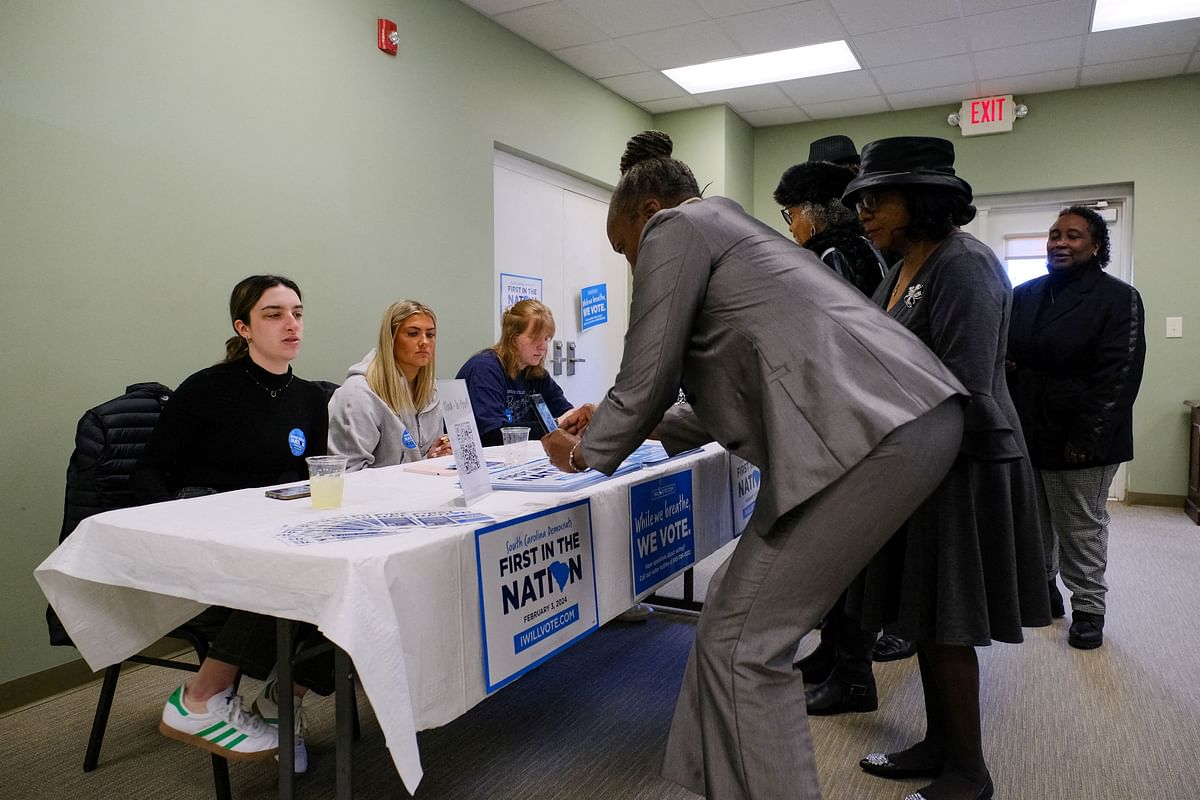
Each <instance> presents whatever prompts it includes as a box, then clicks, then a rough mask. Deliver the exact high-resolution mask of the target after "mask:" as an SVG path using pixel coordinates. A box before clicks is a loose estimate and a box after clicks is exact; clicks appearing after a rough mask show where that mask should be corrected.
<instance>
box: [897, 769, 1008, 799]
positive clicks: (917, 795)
mask: <svg viewBox="0 0 1200 800" xmlns="http://www.w3.org/2000/svg"><path fill="white" fill-rule="evenodd" d="M926 788H928V787H926ZM924 792H925V790H924V789H922V790H921V791H919V792H913V793H912V794H906V795H905V796H904V800H926V798H925V794H924ZM995 794H996V789H995V787H994V786H993V785H992V776H991V775H989V776H988V779H987V782H986V783H985V784H983V786H980V787H979V792H978V793H977V794H976V795H975V800H992V798H993V797H994V796H995Z"/></svg>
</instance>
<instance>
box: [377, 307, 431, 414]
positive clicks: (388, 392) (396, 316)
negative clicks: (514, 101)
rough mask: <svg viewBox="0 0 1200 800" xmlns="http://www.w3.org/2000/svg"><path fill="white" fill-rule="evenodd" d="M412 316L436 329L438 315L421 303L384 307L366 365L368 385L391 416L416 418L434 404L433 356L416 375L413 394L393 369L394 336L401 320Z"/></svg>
mask: <svg viewBox="0 0 1200 800" xmlns="http://www.w3.org/2000/svg"><path fill="white" fill-rule="evenodd" d="M413 314H424V315H425V316H427V317H429V318H430V319H431V320H433V326H434V327H435V328H436V327H437V314H434V313H433V309H432V308H430V307H429V306H427V305H425V304H424V303H419V302H417V301H416V300H399V301H397V302H395V303H392V304H391V305H390V306H388V307H387V311H384V312H383V322H382V323H380V325H379V342H378V344H377V345H376V346H375V357H374V358H372V359H371V363H370V364H368V365H367V376H366V377H367V385H368V386H370V387H371V391H373V392H374V393H375V394H377V395H379V399H380V400H382V401H383V402H384V403H386V404H387V407H388V408H390V409H391V410H392V413H393V414H404V413H408V414H416V413H418V412H420V411H421V409H423V408H425V406H427V405H429V404H430V403H431V402H433V398H434V394H435V384H434V376H435V373H436V368H435V366H434V362H435V360H436V355H435V357H434V358H431V359H429V363H428V364H426V365H425V366H423V367H421V369H420V370H418V371H417V380H416V384H417V386H416V391H415V392H414V391H413V389H412V387H411V386H409V384H408V380H407V379H405V377H404V373H403V372H401V371H400V368H399V367H397V366H396V356H395V352H396V335H397V333H398V332H399V331H400V326H401V325H403V324H404V320H406V319H408V318H409V317H411V316H412V315H413Z"/></svg>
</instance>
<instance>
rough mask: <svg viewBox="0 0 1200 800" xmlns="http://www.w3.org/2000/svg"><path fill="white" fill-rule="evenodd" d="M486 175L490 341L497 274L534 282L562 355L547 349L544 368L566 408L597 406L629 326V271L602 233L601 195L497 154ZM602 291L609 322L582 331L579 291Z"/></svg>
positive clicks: (498, 300) (499, 302)
mask: <svg viewBox="0 0 1200 800" xmlns="http://www.w3.org/2000/svg"><path fill="white" fill-rule="evenodd" d="M493 172H494V176H495V198H494V200H495V211H494V215H493V216H494V221H495V233H494V242H495V253H494V256H495V264H494V272H493V281H494V283H493V286H494V287H495V288H494V292H495V294H494V297H495V302H494V304H493V308H494V314H495V324H494V330H495V335H496V336H497V338H498V337H499V335H500V314H501V312H502V311H503V309H502V306H503V305H504V302H505V301H504V299H503V298H502V297H501V280H502V275H518V276H524V277H526V278H532V279H535V283H536V281H537V280H540V282H541V291H542V302H544V303H545V304H546V305H547V306H549V307H550V310H551V311H552V312H553V313H554V322H555V327H556V329H557V330H556V332H555V336H554V342H553V344H555V345H556V346H557V348H558V351H559V352H560V353H561V358H560V359H558V360H557V361H556V360H555V358H554V356H555V352H556V348H553V347H552V349H551V352H550V355H549V357H548V358H547V363H546V368H547V370H549V372H550V374H551V375H553V376H554V380H555V381H557V382H558V384H559V385H560V386H562V389H563V393H564V394H565V395H566V397H567V399H568V400H569V401H570V402H571V403H572V404H574V405H581V404H583V403H587V402H592V403H596V402H599V401H600V400H601V399H602V398H603V397H604V393H605V392H606V391H608V388H609V387H610V386H612V382H613V379H614V378H615V377H616V374H617V369H618V368H619V367H620V365H621V352H622V348H623V347H624V342H625V329H626V327H627V325H628V322H629V301H628V294H629V291H628V283H629V265H628V264H627V263H626V262H625V259H624V258H622V257H621V256H618V255H617V254H616V253H614V252H613V250H612V246H611V245H610V244H609V241H608V235H607V233H606V232H605V222H606V220H607V218H608V192H607V191H606V190H604V189H601V188H599V187H596V186H592V185H591V184H588V183H585V182H583V181H581V180H578V179H576V178H572V177H571V176H569V175H565V174H563V173H560V172H556V171H554V170H551V169H549V168H547V167H542V166H540V165H537V164H534V163H532V162H529V161H526V160H524V159H520V158H517V157H516V156H512V155H509V154H507V153H501V152H497V153H496V159H495V167H494V170H493ZM601 284H603V285H604V287H605V291H606V294H607V300H608V302H607V313H608V321H607V322H605V323H602V324H599V325H594V326H592V327H589V328H588V329H587V330H582V326H583V323H582V318H581V309H580V295H581V291H582V290H583V289H584V288H585V287H589V286H597V285H601ZM572 346H573V347H574V357H575V359H576V360H575V361H573V362H572V361H570V360H569V358H568V355H569V351H570V348H571V347H572ZM569 372H574V374H573V375H570V374H568V373H569Z"/></svg>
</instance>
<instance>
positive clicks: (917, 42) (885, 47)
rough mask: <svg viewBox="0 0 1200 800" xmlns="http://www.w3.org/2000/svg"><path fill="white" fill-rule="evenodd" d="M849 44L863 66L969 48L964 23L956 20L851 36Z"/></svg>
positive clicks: (910, 59)
mask: <svg viewBox="0 0 1200 800" xmlns="http://www.w3.org/2000/svg"><path fill="white" fill-rule="evenodd" d="M850 47H851V49H853V50H854V52H855V53H857V54H858V56H859V58H860V59H861V60H862V64H863V66H864V67H883V66H887V65H889V64H903V63H905V62H907V61H921V60H925V59H929V58H936V57H938V56H951V55H957V54H958V53H966V52H967V51H969V50H970V49H971V48H970V38H969V37H968V36H967V26H966V24H965V23H964V22H963V21H962V20H960V19H951V20H946V21H944V22H932V23H930V24H928V25H916V26H913V27H911V28H900V29H899V30H894V31H884V32H882V33H867V34H863V35H861V36H855V37H853V38H852V39H851V40H850Z"/></svg>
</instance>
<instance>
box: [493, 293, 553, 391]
mask: <svg viewBox="0 0 1200 800" xmlns="http://www.w3.org/2000/svg"><path fill="white" fill-rule="evenodd" d="M530 324H532V325H533V335H534V336H535V337H539V336H540V337H547V336H553V335H554V314H552V313H551V312H550V309H549V307H547V306H546V304H545V303H542V302H541V301H539V300H522V301H521V302H519V303H513V305H512V307H511V308H509V309H508V310H507V311H505V312H504V316H502V317H501V318H500V341H498V342H496V344H494V345H492V352H493V353H495V354H496V357H497V358H499V359H500V366H501V367H503V368H504V374H505V375H507V376H508V377H509V378H515V377H517V374H518V373H519V372H520V371H521V353H520V350H519V348H518V347H517V337H518V336H520V335H521V334H522V333H524V332H525V331H526V330H527V329H528V328H529V326H530ZM525 374H526V376H527V377H530V378H540V377H542V376H543V375H545V374H546V368H545V367H544V366H542V365H541V364H534V365H533V366H531V367H528V368H527V369H526V371H525Z"/></svg>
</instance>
